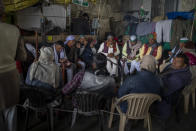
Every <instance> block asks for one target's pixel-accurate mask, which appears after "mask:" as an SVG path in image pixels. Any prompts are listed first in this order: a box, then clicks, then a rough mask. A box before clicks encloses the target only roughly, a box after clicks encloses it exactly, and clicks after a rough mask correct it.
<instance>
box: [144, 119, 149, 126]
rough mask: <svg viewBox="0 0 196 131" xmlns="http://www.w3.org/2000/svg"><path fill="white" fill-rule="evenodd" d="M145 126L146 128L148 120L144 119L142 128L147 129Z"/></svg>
mask: <svg viewBox="0 0 196 131" xmlns="http://www.w3.org/2000/svg"><path fill="white" fill-rule="evenodd" d="M147 126H148V118H145V119H144V128H147Z"/></svg>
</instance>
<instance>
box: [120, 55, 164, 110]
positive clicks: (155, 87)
mask: <svg viewBox="0 0 196 131" xmlns="http://www.w3.org/2000/svg"><path fill="white" fill-rule="evenodd" d="M140 68H141V71H140V72H137V73H136V74H135V75H133V76H129V77H128V78H127V79H126V80H125V81H124V83H123V85H122V86H121V87H120V89H119V90H118V97H119V98H120V97H123V96H124V95H128V94H130V93H154V94H158V95H160V93H161V84H160V79H159V77H157V76H156V75H155V71H156V60H155V58H154V57H153V56H151V55H146V56H144V57H143V59H142V62H141V65H140ZM121 109H122V111H123V112H126V110H127V103H126V102H125V103H122V104H121Z"/></svg>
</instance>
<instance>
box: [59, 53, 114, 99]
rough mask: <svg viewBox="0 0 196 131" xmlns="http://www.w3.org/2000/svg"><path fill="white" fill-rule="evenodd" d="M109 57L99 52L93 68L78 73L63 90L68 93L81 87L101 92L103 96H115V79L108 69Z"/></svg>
mask: <svg viewBox="0 0 196 131" xmlns="http://www.w3.org/2000/svg"><path fill="white" fill-rule="evenodd" d="M106 63H107V59H106V57H105V56H104V55H103V54H97V55H95V57H94V60H93V67H92V68H93V70H92V69H89V70H87V71H81V72H79V73H77V74H76V75H75V76H74V78H73V80H72V81H71V82H69V83H67V84H66V85H65V86H64V88H63V90H62V92H63V94H65V95H67V94H69V93H72V92H73V91H75V90H77V89H78V88H79V89H82V90H85V91H89V92H96V93H100V94H102V95H103V96H107V97H108V96H114V94H115V80H114V78H112V77H110V76H109V73H108V72H107V70H106Z"/></svg>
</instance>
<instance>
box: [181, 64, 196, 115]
mask: <svg viewBox="0 0 196 131" xmlns="http://www.w3.org/2000/svg"><path fill="white" fill-rule="evenodd" d="M190 71H191V73H192V82H191V85H189V86H187V87H185V88H184V90H183V92H182V94H183V95H184V113H185V114H188V112H189V100H190V96H192V106H193V109H195V88H196V66H190Z"/></svg>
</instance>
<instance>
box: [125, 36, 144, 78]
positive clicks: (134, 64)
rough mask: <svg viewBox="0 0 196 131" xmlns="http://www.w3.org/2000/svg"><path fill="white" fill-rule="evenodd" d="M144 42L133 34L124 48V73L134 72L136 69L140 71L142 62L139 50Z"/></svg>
mask: <svg viewBox="0 0 196 131" xmlns="http://www.w3.org/2000/svg"><path fill="white" fill-rule="evenodd" d="M141 46H142V44H141V42H139V41H137V37H136V36H135V35H132V36H131V37H130V41H127V42H126V43H125V44H124V46H123V50H122V55H123V56H122V61H121V64H122V65H123V67H124V73H125V75H127V74H129V73H130V74H132V73H133V72H134V71H135V69H136V70H137V71H140V62H139V57H140V54H139V51H140V48H141ZM128 65H130V69H129V68H128Z"/></svg>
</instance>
